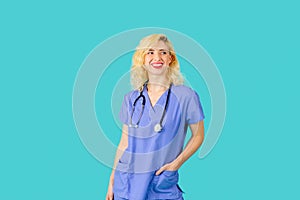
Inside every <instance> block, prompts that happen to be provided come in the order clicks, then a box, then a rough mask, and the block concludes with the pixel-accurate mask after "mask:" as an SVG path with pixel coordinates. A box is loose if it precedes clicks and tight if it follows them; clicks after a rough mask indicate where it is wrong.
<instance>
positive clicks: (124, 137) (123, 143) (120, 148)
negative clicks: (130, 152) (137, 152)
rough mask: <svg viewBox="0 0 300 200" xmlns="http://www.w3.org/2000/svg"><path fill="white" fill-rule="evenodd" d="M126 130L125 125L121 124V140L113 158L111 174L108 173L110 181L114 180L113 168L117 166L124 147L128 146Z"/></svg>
mask: <svg viewBox="0 0 300 200" xmlns="http://www.w3.org/2000/svg"><path fill="white" fill-rule="evenodd" d="M127 132H128V127H127V125H123V128H122V137H121V140H120V142H119V145H118V148H117V152H116V155H115V160H114V165H113V168H112V172H111V175H110V181H112V182H113V180H114V176H115V169H116V167H117V164H118V162H119V160H120V158H121V156H122V155H123V153H124V151H125V149H126V148H127V146H128V135H127Z"/></svg>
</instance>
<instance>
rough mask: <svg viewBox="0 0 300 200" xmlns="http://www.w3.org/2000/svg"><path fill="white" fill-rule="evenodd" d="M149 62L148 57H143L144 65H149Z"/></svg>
mask: <svg viewBox="0 0 300 200" xmlns="http://www.w3.org/2000/svg"><path fill="white" fill-rule="evenodd" d="M150 60H151V59H150V58H149V56H145V59H144V64H146V63H149V61H150Z"/></svg>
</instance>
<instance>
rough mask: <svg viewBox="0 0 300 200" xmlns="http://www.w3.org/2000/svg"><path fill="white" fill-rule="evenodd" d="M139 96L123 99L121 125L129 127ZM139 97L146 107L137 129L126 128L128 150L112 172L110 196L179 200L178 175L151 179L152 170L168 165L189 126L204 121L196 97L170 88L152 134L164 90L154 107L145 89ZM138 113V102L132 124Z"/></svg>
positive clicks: (185, 89) (135, 93)
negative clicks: (157, 128) (160, 124)
mask: <svg viewBox="0 0 300 200" xmlns="http://www.w3.org/2000/svg"><path fill="white" fill-rule="evenodd" d="M139 95H140V92H139V91H138V90H134V91H131V92H129V93H128V94H126V95H125V97H124V100H123V103H122V108H121V111H120V114H119V117H120V120H121V122H122V123H123V124H126V125H128V126H129V123H130V116H131V113H132V109H133V103H134V101H135V100H136V98H137V97H138V96H139ZM143 95H144V96H145V98H146V104H145V108H144V111H143V115H142V117H141V119H140V122H139V127H138V128H134V127H128V147H127V149H126V150H125V152H124V153H123V155H122V157H121V158H120V160H119V162H118V164H117V168H116V171H115V178H114V187H113V188H114V195H115V196H116V197H119V198H125V199H130V200H134V199H138V200H142V199H179V198H180V197H181V196H182V192H181V190H180V188H179V186H178V184H177V183H178V172H177V171H164V172H163V173H162V174H161V175H159V176H155V172H156V170H158V169H159V168H160V167H162V166H163V165H164V164H166V163H170V162H172V161H173V160H174V159H176V157H177V156H178V155H179V154H180V153H181V152H182V150H183V145H184V139H185V136H186V132H187V128H188V125H189V124H194V123H197V122H199V121H201V120H203V119H204V114H203V109H202V106H201V103H200V100H199V96H198V94H197V93H196V92H195V91H194V90H192V89H191V88H189V87H187V86H184V85H178V86H174V85H172V87H171V93H170V97H169V105H168V108H167V110H166V114H165V116H164V119H163V122H162V126H163V129H162V131H160V132H158V133H157V132H155V131H154V126H155V125H156V124H157V123H159V121H160V119H161V117H162V113H163V110H164V107H165V103H166V100H167V95H168V90H166V91H165V92H164V93H163V94H162V96H161V97H160V98H159V100H158V101H157V102H156V104H155V105H153V106H152V105H151V102H150V98H149V96H148V92H147V88H146V87H144V89H143ZM140 112H142V98H140V99H139V101H138V102H137V103H136V106H135V111H134V113H133V117H132V124H136V123H137V121H138V119H139V115H140Z"/></svg>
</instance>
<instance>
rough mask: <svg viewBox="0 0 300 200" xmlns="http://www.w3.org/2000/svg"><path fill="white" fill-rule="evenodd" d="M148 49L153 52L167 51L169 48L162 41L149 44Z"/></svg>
mask: <svg viewBox="0 0 300 200" xmlns="http://www.w3.org/2000/svg"><path fill="white" fill-rule="evenodd" d="M148 49H153V50H161V49H163V50H169V47H168V46H167V45H166V43H164V42H163V41H158V42H155V43H153V44H151V45H150V46H149V48H148Z"/></svg>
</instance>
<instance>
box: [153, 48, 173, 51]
mask: <svg viewBox="0 0 300 200" xmlns="http://www.w3.org/2000/svg"><path fill="white" fill-rule="evenodd" d="M148 51H155V50H154V49H151V48H150V49H149V50H148ZM159 51H168V50H166V49H159Z"/></svg>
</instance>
